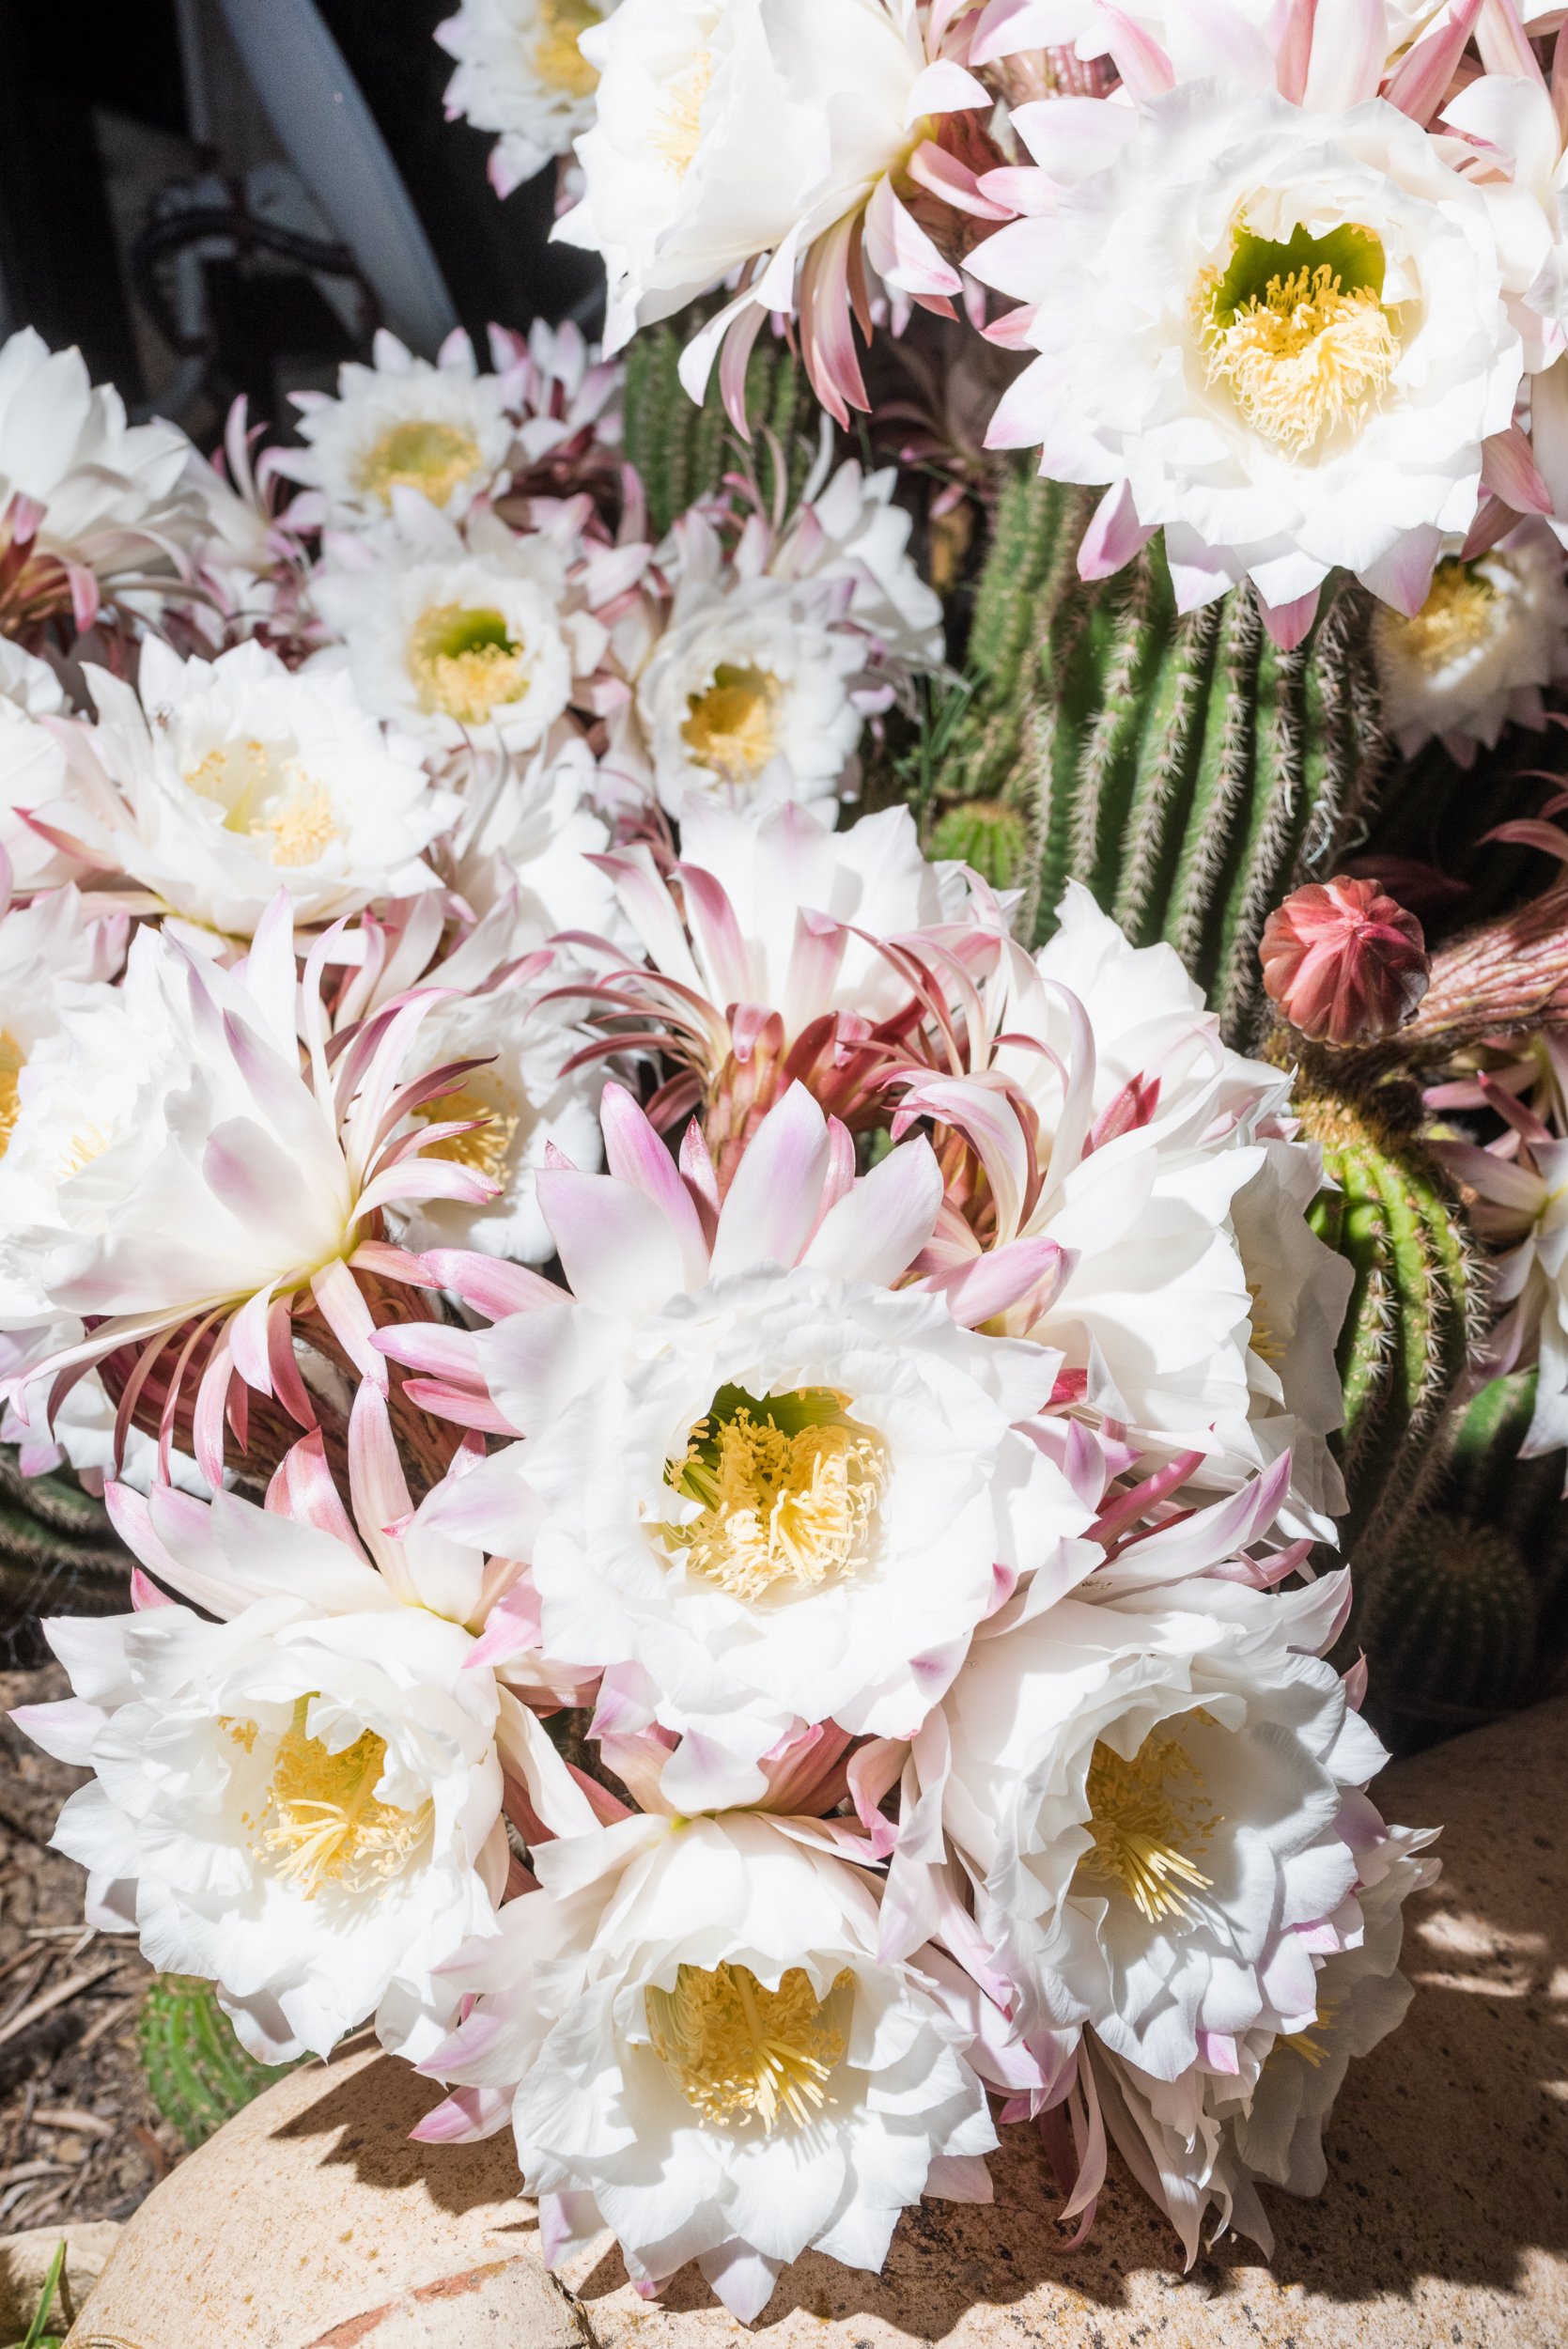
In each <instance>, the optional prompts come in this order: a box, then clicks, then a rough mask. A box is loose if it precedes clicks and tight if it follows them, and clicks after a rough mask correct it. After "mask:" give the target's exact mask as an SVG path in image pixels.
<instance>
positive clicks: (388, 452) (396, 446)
mask: <svg viewBox="0 0 1568 2349" xmlns="http://www.w3.org/2000/svg"><path fill="white" fill-rule="evenodd" d="M483 462H484V457H483V454H482V452H481V450H480V447H479V443H478V442H477V441H476V440H475V439H474V435H473V434H472V433H471V432H465V431H464V430H463V429H462V428H461V426H460V425H455V424H436V423H433V422H429V421H426V422H420V421H419V420H417V419H411V421H410V422H408V423H407V424H395V425H393V426H392V427H391V428H390V429H389V430H387V431H385V432H383V433H382V434H381V437H380V440H379V441H378V442H377V443H375V445H374V447H373V448H371V449H370V450H368V451H367V453H366V454H365V456H364V457H363V458H362V459H361V460H360V467H359V486H360V488H361V489H362V490H368V491H369V493H370V495H371V496H372V497H377V498H380V501H381V504H382V505H383V506H390V505H391V504H392V492H393V491H394V490H397V489H403V490H420V491H422V493H423V494H424V495H425V496H426V497H427V498H428V499H429V501H430V504H431V505H432V506H444V505H445V504H446V501H447V499H448V498H449V497H450V496H451V494H452V492H453V490H455V489H456V488H457V487H458V483H459V482H460V481H465V480H467V478H468V476H469V475H470V474H475V473H477V472H478V471H479V468H480V466H481V465H482V464H483Z"/></svg>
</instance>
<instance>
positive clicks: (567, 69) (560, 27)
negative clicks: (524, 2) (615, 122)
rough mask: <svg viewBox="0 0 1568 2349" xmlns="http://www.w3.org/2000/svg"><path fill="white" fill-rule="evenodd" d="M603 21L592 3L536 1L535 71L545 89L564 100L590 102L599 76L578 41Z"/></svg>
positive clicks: (588, 0) (560, 0)
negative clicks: (573, 99)
mask: <svg viewBox="0 0 1568 2349" xmlns="http://www.w3.org/2000/svg"><path fill="white" fill-rule="evenodd" d="M601 22H602V18H601V16H600V13H599V10H598V8H596V7H595V6H594V0H539V34H538V39H536V42H535V43H534V70H535V72H536V74H537V75H538V77H539V79H540V81H541V82H542V83H543V84H544V86H545V87H546V88H547V89H555V90H560V91H561V92H562V94H563V96H565V97H567V98H591V97H592V96H593V94H594V92H595V90H596V89H598V73H597V72H596V71H595V70H594V68H593V67H592V66H591V65H590V64H589V63H588V60H587V58H586V57H585V56H584V55H583V54H582V50H581V49H580V48H579V47H578V45H577V43H578V37H579V35H580V34H582V33H585V32H587V31H588V29H589V27H590V26H591V25H594V24H598V23H601Z"/></svg>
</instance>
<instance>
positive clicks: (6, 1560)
mask: <svg viewBox="0 0 1568 2349" xmlns="http://www.w3.org/2000/svg"><path fill="white" fill-rule="evenodd" d="M130 1603H131V1559H130V1556H129V1554H128V1553H127V1551H126V1549H125V1547H124V1545H123V1544H122V1542H121V1541H120V1538H119V1536H118V1534H117V1533H116V1532H115V1529H114V1527H113V1526H112V1525H111V1524H110V1522H109V1515H108V1512H107V1510H106V1509H105V1508H104V1506H103V1503H102V1502H101V1501H96V1500H95V1499H94V1498H93V1496H92V1494H91V1493H86V1492H84V1491H83V1489H82V1487H81V1486H80V1485H78V1484H77V1483H76V1481H75V1479H74V1478H73V1477H71V1476H70V1475H69V1474H67V1473H65V1472H60V1473H56V1474H54V1475H53V1476H23V1473H22V1470H21V1469H20V1468H19V1467H18V1465H17V1455H16V1453H15V1452H14V1451H13V1450H12V1449H11V1447H10V1446H9V1445H4V1446H0V1653H4V1654H6V1655H8V1656H14V1657H18V1659H19V1660H21V1661H23V1662H38V1661H39V1660H41V1658H42V1656H43V1653H44V1650H43V1647H42V1643H41V1641H40V1639H39V1632H38V1619H39V1616H40V1615H57V1614H75V1615H88V1614H90V1615H105V1614H118V1613H121V1612H123V1611H124V1610H125V1609H126V1608H127V1607H128V1606H129V1605H130Z"/></svg>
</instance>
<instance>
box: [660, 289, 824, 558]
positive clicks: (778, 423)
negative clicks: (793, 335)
mask: <svg viewBox="0 0 1568 2349" xmlns="http://www.w3.org/2000/svg"><path fill="white" fill-rule="evenodd" d="M692 323H693V319H692V318H691V317H688V318H686V319H675V320H671V321H668V322H666V323H665V324H663V325H660V326H652V327H648V328H646V329H645V330H644V332H643V333H642V334H638V335H636V336H634V337H633V339H632V341H631V343H630V344H629V347H628V350H627V354H626V387H625V392H624V395H623V398H622V419H623V421H622V439H623V445H624V448H625V451H626V456H627V459H628V461H629V463H630V464H632V465H634V466H635V467H636V469H637V472H638V474H640V475H641V477H642V482H643V488H644V493H645V495H646V497H647V501H648V522H649V527H650V529H651V530H652V532H653V535H654V537H656V538H661V537H663V536H664V533H665V532H666V531H667V530H668V529H669V528H670V525H671V523H672V522H675V521H678V520H679V518H680V516H681V515H682V514H684V513H685V512H686V511H687V510H688V508H689V507H691V506H694V505H696V504H697V503H698V501H699V500H700V499H702V498H706V497H710V496H711V495H712V494H713V492H714V491H715V490H717V489H718V488H719V486H720V483H721V482H722V479H723V477H724V474H725V473H726V472H727V471H728V470H730V469H731V468H732V467H733V466H735V465H736V463H737V459H739V458H740V457H741V456H742V455H743V451H742V450H741V446H740V443H739V442H738V440H737V437H736V435H735V430H734V427H733V426H732V425H731V423H730V420H729V418H728V416H727V415H726V414H725V412H724V407H723V402H722V398H721V397H720V393H719V385H718V380H717V377H715V379H714V381H712V382H711V383H710V384H709V386H708V391H707V397H706V399H705V400H704V402H703V404H702V406H701V407H700V408H699V407H698V406H697V405H696V403H695V401H693V400H692V399H691V396H690V395H689V393H688V392H687V391H686V389H685V386H684V385H683V384H682V382H681V380H680V372H679V369H680V355H681V351H682V350H683V349H684V348H685V345H686V342H687V340H688V338H689V335H690V333H691V325H692ZM805 406H806V392H805V384H804V379H803V377H802V375H801V373H800V368H799V367H798V366H797V365H796V363H795V360H794V358H793V357H792V355H791V353H790V351H789V350H788V349H787V348H786V347H785V346H784V344H783V343H779V342H775V341H774V340H772V339H771V338H770V337H764V338H763V339H762V340H761V341H760V342H759V343H758V345H757V347H756V349H755V350H753V353H752V356H751V360H750V363H749V365H748V367H747V371H746V416H747V421H748V423H749V425H750V427H751V429H752V434H753V459H752V461H753V462H754V465H755V469H756V474H757V480H758V487H759V488H760V490H761V491H762V493H763V496H764V498H765V499H766V500H768V502H771V499H772V496H773V493H774V488H775V483H774V457H773V451H774V449H775V448H777V449H778V450H779V451H780V452H781V453H782V455H783V457H784V461H785V463H786V465H787V466H788V468H789V474H790V481H789V487H790V490H791V492H792V493H794V492H798V491H799V490H800V482H801V480H802V478H803V477H804V473H805V467H806V463H807V461H809V456H810V447H809V446H808V444H807V443H805V442H803V441H802V439H801V428H802V424H803V421H804V416H805Z"/></svg>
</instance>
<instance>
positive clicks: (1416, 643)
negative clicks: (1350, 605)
mask: <svg viewBox="0 0 1568 2349" xmlns="http://www.w3.org/2000/svg"><path fill="white" fill-rule="evenodd" d="M1500 602H1501V599H1500V597H1499V596H1498V591H1497V589H1496V587H1495V586H1494V585H1493V583H1492V582H1491V581H1490V580H1489V579H1487V578H1486V577H1485V576H1484V574H1483V572H1482V571H1480V570H1479V569H1478V568H1476V566H1475V565H1474V564H1473V563H1463V562H1461V561H1460V559H1459V557H1458V556H1457V555H1448V556H1445V558H1444V560H1443V561H1442V562H1441V563H1439V564H1438V566H1437V568H1436V570H1435V571H1434V572H1433V574H1432V586H1431V589H1430V591H1429V593H1428V595H1427V599H1426V601H1425V602H1424V603H1423V604H1422V606H1421V610H1420V611H1419V612H1418V613H1416V614H1415V615H1414V616H1413V617H1412V618H1408V619H1407V618H1406V617H1405V614H1404V613H1403V612H1395V611H1393V610H1391V609H1390V608H1389V606H1387V605H1383V606H1381V607H1380V608H1379V610H1378V614H1377V626H1378V631H1379V633H1380V634H1381V635H1382V636H1383V638H1384V640H1385V642H1386V643H1387V644H1388V645H1389V649H1390V650H1391V651H1393V652H1394V654H1395V655H1396V657H1403V658H1404V659H1405V661H1409V662H1410V663H1411V665H1412V666H1413V667H1415V668H1418V669H1424V670H1426V671H1427V672H1428V673H1435V672H1436V671H1437V670H1439V669H1446V668H1447V667H1448V665H1449V663H1450V661H1458V660H1460V659H1462V658H1463V656H1464V655H1465V654H1466V653H1467V652H1473V651H1474V650H1475V648H1476V646H1478V645H1483V644H1485V642H1486V640H1487V638H1488V637H1489V636H1490V635H1491V634H1492V633H1493V631H1494V630H1495V629H1496V628H1497V625H1498V620H1499V618H1500V617H1501V614H1500V612H1499V609H1498V607H1499V604H1500Z"/></svg>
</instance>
